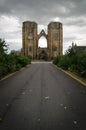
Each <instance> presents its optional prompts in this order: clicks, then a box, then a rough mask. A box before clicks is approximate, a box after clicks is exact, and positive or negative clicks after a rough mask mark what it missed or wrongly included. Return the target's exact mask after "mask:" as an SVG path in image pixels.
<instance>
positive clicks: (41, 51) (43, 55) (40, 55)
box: [37, 30, 49, 60]
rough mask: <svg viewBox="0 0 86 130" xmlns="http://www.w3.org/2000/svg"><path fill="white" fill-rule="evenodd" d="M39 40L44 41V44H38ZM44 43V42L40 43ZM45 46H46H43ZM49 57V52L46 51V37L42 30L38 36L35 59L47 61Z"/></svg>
mask: <svg viewBox="0 0 86 130" xmlns="http://www.w3.org/2000/svg"><path fill="white" fill-rule="evenodd" d="M41 38H44V40H45V41H46V43H41V44H40V43H39V40H40V39H41ZM42 42H44V41H42ZM44 44H46V45H44ZM48 57H49V50H48V36H47V34H46V33H45V31H44V30H42V31H41V32H40V34H39V35H38V50H37V59H38V60H48Z"/></svg>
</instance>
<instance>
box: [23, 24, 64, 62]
mask: <svg viewBox="0 0 86 130" xmlns="http://www.w3.org/2000/svg"><path fill="white" fill-rule="evenodd" d="M42 36H43V37H45V38H46V40H47V48H40V47H38V41H39V39H40V38H41V37H42ZM22 40H23V48H22V49H23V50H22V51H23V55H25V56H31V57H32V59H37V60H41V59H42V60H51V59H52V58H54V57H56V56H57V55H62V51H63V29H62V23H60V22H51V23H49V24H48V30H47V34H46V33H45V31H44V30H41V32H40V33H39V34H38V27H37V23H35V22H31V21H25V22H23V27H22Z"/></svg>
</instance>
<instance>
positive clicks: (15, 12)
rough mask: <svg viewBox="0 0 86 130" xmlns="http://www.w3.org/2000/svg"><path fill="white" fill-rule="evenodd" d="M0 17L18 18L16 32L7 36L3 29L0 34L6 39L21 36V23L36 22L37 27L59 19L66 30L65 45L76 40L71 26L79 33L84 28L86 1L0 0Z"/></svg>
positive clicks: (85, 24) (85, 22) (85, 25)
mask: <svg viewBox="0 0 86 130" xmlns="http://www.w3.org/2000/svg"><path fill="white" fill-rule="evenodd" d="M0 15H1V16H2V15H6V16H12V17H16V18H18V22H19V24H20V26H19V27H17V29H18V30H17V32H15V31H13V32H12V34H10V32H9V34H7V35H6V34H5V33H4V32H3V30H4V29H3V30H2V32H0V34H1V33H3V36H5V37H6V38H7V37H8V39H9V37H10V38H12V37H14V38H16V33H17V34H18V36H21V34H20V35H19V33H20V31H21V26H22V22H23V21H27V20H31V21H36V22H37V23H38V24H39V25H44V26H45V25H46V26H47V24H48V23H49V22H50V21H53V20H54V19H55V18H59V19H60V22H62V23H63V25H64V28H65V29H66V30H67V31H65V30H64V33H65V34H64V43H66V42H67V41H69V42H70V41H72V40H73V39H74V40H75V39H76V40H77V37H78V34H77V36H76V34H75V36H74V35H73V31H74V32H75V31H76V30H74V27H72V26H76V27H77V28H78V29H77V32H78V31H80V27H83V29H84V28H86V0H0ZM0 18H1V17H0ZM3 28H4V25H3ZM68 28H70V30H69V29H68ZM71 30H73V31H71ZM85 30H86V29H85ZM69 31H70V32H69ZM81 31H83V30H81ZM70 33H71V34H70ZM69 34H70V35H69ZM82 39H83V38H82ZM84 42H85V41H84Z"/></svg>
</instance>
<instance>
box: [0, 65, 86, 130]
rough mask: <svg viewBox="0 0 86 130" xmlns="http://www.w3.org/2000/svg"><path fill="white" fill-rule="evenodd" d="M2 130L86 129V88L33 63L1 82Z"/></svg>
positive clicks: (51, 67) (0, 118) (0, 115)
mask: <svg viewBox="0 0 86 130" xmlns="http://www.w3.org/2000/svg"><path fill="white" fill-rule="evenodd" d="M0 130H86V88H85V87H84V86H83V85H81V84H80V83H78V82H77V81H75V80H74V79H72V78H71V77H69V76H68V75H66V74H65V73H64V72H62V71H61V70H59V69H57V68H56V67H54V65H52V64H51V63H34V64H32V65H31V66H29V67H27V68H25V69H24V70H21V71H20V72H17V73H16V74H14V75H13V76H11V77H9V78H7V79H5V80H3V81H0Z"/></svg>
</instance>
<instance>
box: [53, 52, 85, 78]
mask: <svg viewBox="0 0 86 130" xmlns="http://www.w3.org/2000/svg"><path fill="white" fill-rule="evenodd" d="M53 63H54V64H56V65H57V66H59V67H61V68H62V69H64V70H69V71H71V72H75V73H77V74H79V75H81V76H84V77H86V52H84V51H82V52H76V53H73V54H72V55H70V54H65V55H63V56H59V57H55V58H54V60H53Z"/></svg>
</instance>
